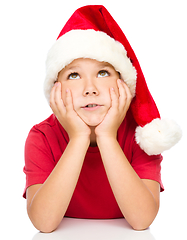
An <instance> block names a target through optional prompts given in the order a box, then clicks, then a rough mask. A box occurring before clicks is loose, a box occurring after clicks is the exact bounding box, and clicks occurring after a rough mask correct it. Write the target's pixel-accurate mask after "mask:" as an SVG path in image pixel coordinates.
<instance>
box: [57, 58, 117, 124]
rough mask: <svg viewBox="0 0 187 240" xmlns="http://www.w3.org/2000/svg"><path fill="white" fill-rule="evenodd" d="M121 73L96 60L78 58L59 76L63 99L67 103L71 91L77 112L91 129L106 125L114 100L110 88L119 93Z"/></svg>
mask: <svg viewBox="0 0 187 240" xmlns="http://www.w3.org/2000/svg"><path fill="white" fill-rule="evenodd" d="M117 79H119V73H118V72H116V70H115V69H114V67H113V66H112V65H110V64H109V63H106V62H99V61H96V60H92V59H88V58H86V59H82V58H80V59H76V60H74V61H73V62H71V63H70V64H69V65H68V66H66V67H65V68H64V69H63V70H62V71H61V72H60V73H59V75H58V81H59V82H61V85H62V100H63V101H64V102H65V93H66V89H67V88H68V89H70V90H71V93H72V98H73V105H74V110H75V111H76V112H77V114H78V115H79V116H80V117H81V119H82V120H83V121H84V122H85V123H86V124H87V125H89V126H97V125H98V124H99V123H101V122H102V120H103V119H104V117H105V115H106V114H107V112H108V110H109V108H110V107H111V97H110V92H109V89H110V88H111V87H113V88H114V90H115V92H116V93H117V94H118V87H117Z"/></svg>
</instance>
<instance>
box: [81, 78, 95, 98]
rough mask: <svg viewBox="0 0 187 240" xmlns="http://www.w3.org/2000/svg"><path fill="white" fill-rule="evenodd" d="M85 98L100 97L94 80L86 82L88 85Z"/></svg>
mask: <svg viewBox="0 0 187 240" xmlns="http://www.w3.org/2000/svg"><path fill="white" fill-rule="evenodd" d="M83 95H84V96H97V95H99V91H98V89H97V87H96V85H95V84H94V82H93V80H87V81H86V85H85V88H84V93H83Z"/></svg>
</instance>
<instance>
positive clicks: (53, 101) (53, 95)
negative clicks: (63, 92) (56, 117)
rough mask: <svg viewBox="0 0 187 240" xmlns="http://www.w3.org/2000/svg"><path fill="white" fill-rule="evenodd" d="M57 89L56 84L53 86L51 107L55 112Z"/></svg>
mask: <svg viewBox="0 0 187 240" xmlns="http://www.w3.org/2000/svg"><path fill="white" fill-rule="evenodd" d="M55 91H56V84H55V85H54V86H53V88H52V89H51V93H50V107H51V109H52V110H53V112H56V111H57V106H56V104H55Z"/></svg>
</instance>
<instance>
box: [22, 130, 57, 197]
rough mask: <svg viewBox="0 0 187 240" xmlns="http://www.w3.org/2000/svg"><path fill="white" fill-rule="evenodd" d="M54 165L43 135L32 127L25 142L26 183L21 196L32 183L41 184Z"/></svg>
mask: <svg viewBox="0 0 187 240" xmlns="http://www.w3.org/2000/svg"><path fill="white" fill-rule="evenodd" d="M54 167H55V161H54V157H53V154H52V151H51V149H50V146H49V143H48V141H47V139H46V137H45V135H44V134H43V133H42V132H41V131H40V130H38V129H37V128H36V127H33V128H32V129H31V131H30V133H29V135H28V137H27V140H26V143H25V166H24V169H23V171H24V173H25V174H26V185H25V189H24V193H23V197H24V198H26V190H27V188H28V187H29V186H31V185H34V184H43V183H44V182H45V180H46V179H47V178H48V176H49V175H50V173H51V171H52V170H53V169H54Z"/></svg>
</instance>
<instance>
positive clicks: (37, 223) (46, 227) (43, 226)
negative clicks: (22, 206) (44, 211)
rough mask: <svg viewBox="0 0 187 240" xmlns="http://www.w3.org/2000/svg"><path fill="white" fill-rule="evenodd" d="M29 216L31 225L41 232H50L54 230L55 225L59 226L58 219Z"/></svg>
mask: <svg viewBox="0 0 187 240" xmlns="http://www.w3.org/2000/svg"><path fill="white" fill-rule="evenodd" d="M29 218H30V220H31V222H32V224H33V226H34V227H35V228H36V229H37V230H38V231H40V232H42V233H51V232H54V231H55V230H56V229H57V227H58V226H59V224H60V222H61V221H59V219H58V220H57V219H54V220H53V219H52V218H48V217H42V218H40V217H37V216H34V217H33V216H31V215H29Z"/></svg>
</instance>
